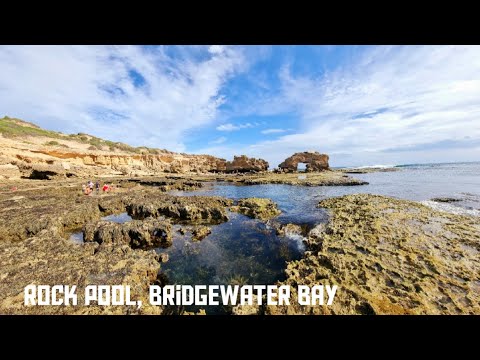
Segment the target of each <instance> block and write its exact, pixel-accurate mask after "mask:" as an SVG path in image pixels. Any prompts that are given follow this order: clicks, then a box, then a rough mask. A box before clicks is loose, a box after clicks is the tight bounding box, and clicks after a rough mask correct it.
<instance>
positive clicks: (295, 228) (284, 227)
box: [275, 224, 305, 236]
mask: <svg viewBox="0 0 480 360" xmlns="http://www.w3.org/2000/svg"><path fill="white" fill-rule="evenodd" d="M275 232H276V233H277V235H283V236H285V235H287V234H294V235H304V232H305V231H304V229H303V228H302V227H301V226H300V225H297V224H281V225H279V226H278V227H277V228H276V229H275Z"/></svg>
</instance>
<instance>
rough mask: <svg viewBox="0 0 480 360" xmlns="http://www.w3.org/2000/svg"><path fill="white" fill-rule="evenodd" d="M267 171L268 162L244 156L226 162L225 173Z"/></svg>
mask: <svg viewBox="0 0 480 360" xmlns="http://www.w3.org/2000/svg"><path fill="white" fill-rule="evenodd" d="M267 170H268V162H266V161H265V160H263V159H255V158H249V157H247V156H245V155H241V156H234V157H233V161H227V166H226V172H228V173H232V172H237V173H244V172H262V171H267Z"/></svg>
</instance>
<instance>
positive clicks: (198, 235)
mask: <svg viewBox="0 0 480 360" xmlns="http://www.w3.org/2000/svg"><path fill="white" fill-rule="evenodd" d="M211 233H212V229H211V228H209V227H208V226H204V225H201V226H197V227H196V228H195V229H193V230H192V241H202V240H203V239H205V238H206V237H207V236H208V235H210V234H211Z"/></svg>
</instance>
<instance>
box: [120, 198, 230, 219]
mask: <svg viewBox="0 0 480 360" xmlns="http://www.w3.org/2000/svg"><path fill="white" fill-rule="evenodd" d="M232 203H233V202H232V201H231V200H228V199H224V198H221V197H215V196H211V197H203V196H184V197H182V196H170V195H165V196H156V197H155V198H149V197H144V198H135V199H133V200H132V201H131V202H129V203H128V204H127V211H128V214H129V215H130V216H132V217H134V218H139V219H143V218H147V217H149V216H153V217H158V216H162V215H163V216H166V217H169V218H171V219H173V220H175V221H188V222H191V223H206V224H219V223H222V222H225V221H228V216H227V211H226V208H225V207H226V206H229V205H231V204H232Z"/></svg>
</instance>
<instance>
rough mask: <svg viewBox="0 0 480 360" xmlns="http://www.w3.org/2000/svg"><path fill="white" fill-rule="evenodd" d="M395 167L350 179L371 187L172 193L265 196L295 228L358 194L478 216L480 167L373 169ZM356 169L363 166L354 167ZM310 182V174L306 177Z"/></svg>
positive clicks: (225, 187)
mask: <svg viewBox="0 0 480 360" xmlns="http://www.w3.org/2000/svg"><path fill="white" fill-rule="evenodd" d="M368 167H377V168H378V167H383V168H386V167H396V168H399V170H398V171H391V172H373V173H368V174H352V175H350V176H352V177H355V178H357V179H360V180H365V181H367V182H368V183H369V185H361V186H315V187H304V186H291V185H278V184H265V185H249V186H236V185H232V184H228V183H215V184H209V185H207V186H206V187H204V188H202V189H200V190H197V191H194V192H174V193H173V194H178V195H185V196H189V195H210V196H211V195H219V196H225V197H229V198H233V199H238V198H242V197H267V198H271V199H272V200H273V201H275V202H277V203H278V205H279V207H280V209H281V210H282V212H283V214H282V215H281V216H280V220H282V219H283V220H285V221H286V222H289V221H292V220H294V221H295V222H296V223H298V222H305V223H317V222H318V220H321V219H322V218H323V217H324V216H322V211H319V210H318V209H317V208H316V205H317V204H318V202H319V201H320V200H322V199H326V198H330V197H335V196H342V195H348V194H356V193H369V194H378V195H386V196H392V197H396V198H399V199H406V200H414V201H419V202H422V203H423V204H425V205H428V206H431V207H434V208H436V209H438V210H443V211H449V212H453V213H458V214H465V215H473V216H480V162H470V163H442V164H410V165H374V166H364V167H363V168H368ZM356 168H357V169H358V168H360V167H356ZM305 175H306V177H307V180H308V174H305ZM441 197H448V198H454V199H458V200H460V201H457V202H452V203H438V202H433V201H432V200H431V199H433V198H441Z"/></svg>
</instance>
